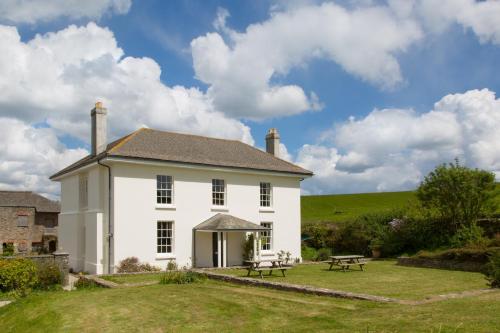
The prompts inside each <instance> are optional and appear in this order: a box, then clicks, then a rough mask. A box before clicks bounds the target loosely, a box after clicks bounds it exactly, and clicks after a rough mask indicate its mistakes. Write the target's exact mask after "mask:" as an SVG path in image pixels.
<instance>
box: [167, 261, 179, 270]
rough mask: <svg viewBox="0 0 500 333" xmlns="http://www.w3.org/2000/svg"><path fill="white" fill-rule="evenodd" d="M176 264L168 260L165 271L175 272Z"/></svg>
mask: <svg viewBox="0 0 500 333" xmlns="http://www.w3.org/2000/svg"><path fill="white" fill-rule="evenodd" d="M177 268H178V267H177V263H176V262H175V260H170V261H169V262H168V263H167V271H175V270H177Z"/></svg>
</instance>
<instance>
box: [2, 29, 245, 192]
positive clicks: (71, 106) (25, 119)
mask: <svg viewBox="0 0 500 333" xmlns="http://www.w3.org/2000/svg"><path fill="white" fill-rule="evenodd" d="M0 46H1V49H2V52H1V53H0V73H2V75H1V76H0V90H1V91H2V94H0V117H2V119H4V120H3V121H4V123H3V124H2V125H3V126H2V128H4V129H5V128H11V129H12V130H8V131H3V133H2V135H3V137H2V142H8V143H9V144H8V147H6V148H5V149H0V161H2V167H1V168H0V179H3V180H2V181H0V186H1V187H2V188H30V189H35V190H39V191H41V192H44V193H52V194H53V195H54V194H55V193H56V190H55V188H56V185H50V184H51V183H50V182H49V181H48V179H47V177H48V176H49V175H50V174H51V173H52V172H55V171H57V170H58V169H60V168H61V167H62V166H64V165H67V164H70V162H73V161H74V160H76V159H77V158H78V157H80V156H81V155H82V154H83V151H82V150H71V149H70V150H67V149H64V148H63V146H62V144H61V143H60V142H59V141H58V140H57V138H56V135H55V133H57V136H58V137H62V136H72V137H74V138H77V139H80V140H82V141H83V142H87V143H88V142H89V139H90V138H89V136H90V134H89V133H90V109H91V108H92V106H93V105H94V103H95V101H97V100H99V101H102V102H103V103H104V105H105V106H106V107H107V108H108V121H109V125H108V127H109V133H108V138H109V140H112V139H115V138H117V137H119V136H122V135H125V134H128V133H130V132H132V131H134V130H136V129H137V128H139V127H140V126H147V127H151V128H156V129H164V130H174V131H179V132H187V133H196V134H202V135H209V136H214V137H221V138H231V139H238V140H241V141H244V142H247V143H250V144H253V143H254V141H253V138H252V136H251V134H250V128H249V127H248V126H246V125H244V124H243V123H241V122H240V121H238V120H234V119H231V118H229V117H227V116H226V115H224V114H223V113H221V112H219V111H217V110H216V109H215V107H214V106H213V103H212V100H211V98H210V97H209V96H207V95H206V94H205V93H204V92H203V91H201V90H199V89H198V88H187V87H183V86H173V87H170V86H166V85H165V84H163V83H162V82H161V81H160V74H161V69H160V66H159V65H158V64H157V63H156V62H155V61H154V60H152V59H150V58H134V57H127V56H124V53H123V50H122V49H120V48H119V47H118V46H117V42H116V40H115V38H114V35H113V33H112V32H111V31H110V30H108V29H106V28H101V27H99V26H97V25H96V24H95V23H89V24H87V25H86V26H81V27H77V26H69V27H68V28H66V29H63V30H61V31H58V32H54V33H48V34H44V35H37V36H35V37H34V38H33V39H32V40H30V41H27V42H24V41H22V40H21V39H20V36H19V33H18V31H17V29H16V28H15V27H8V26H0ZM5 119H8V121H7V120H5ZM38 123H43V124H46V125H47V126H49V127H50V128H49V129H47V128H43V129H41V128H35V127H33V124H38ZM18 132H19V133H23V134H19V135H17V134H16V133H18ZM29 140H32V141H33V143H32V144H33V147H32V150H31V151H29V150H27V148H26V146H27V145H28V142H30V141H29ZM18 149H19V150H20V151H22V152H25V155H23V156H24V157H22V158H21V157H19V158H18V157H16V156H15V155H12V154H11V152H13V151H16V150H18ZM35 152H36V154H35ZM57 154H59V155H60V156H58V157H56V155H57ZM31 155H33V156H36V159H34V160H33V162H32V163H30V162H29V156H31ZM37 165H39V166H40V167H39V168H38V167H37ZM16 184H17V185H16Z"/></svg>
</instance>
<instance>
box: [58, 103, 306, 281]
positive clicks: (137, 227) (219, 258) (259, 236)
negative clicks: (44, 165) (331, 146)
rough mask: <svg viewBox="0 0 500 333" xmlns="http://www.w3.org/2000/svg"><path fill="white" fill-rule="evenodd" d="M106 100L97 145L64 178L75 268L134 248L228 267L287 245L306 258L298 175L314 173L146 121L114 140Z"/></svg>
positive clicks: (62, 235) (273, 145)
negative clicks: (246, 254) (247, 243)
mask: <svg viewBox="0 0 500 333" xmlns="http://www.w3.org/2000/svg"><path fill="white" fill-rule="evenodd" d="M106 113H107V111H106V109H105V108H103V107H102V104H101V103H96V106H95V108H94V109H92V111H91V120H92V138H91V142H92V143H91V146H92V149H91V150H92V151H91V154H90V155H89V156H87V157H85V158H83V159H81V160H79V161H77V162H76V163H74V164H72V165H70V166H68V167H67V168H65V169H63V170H61V171H59V172H57V173H56V174H54V175H53V176H51V177H50V178H51V179H52V180H55V181H59V182H60V183H61V213H60V215H59V231H58V232H59V244H60V249H61V250H63V251H66V252H68V253H69V254H70V265H71V267H72V268H73V269H74V270H76V271H88V272H90V273H95V274H101V273H109V272H114V271H115V267H116V266H117V265H118V264H119V262H120V261H121V260H123V259H125V258H127V257H132V256H134V257H138V258H139V260H140V261H142V262H147V263H150V264H152V265H156V266H160V267H165V266H166V264H167V262H168V261H169V260H175V261H176V262H177V264H178V265H180V266H188V267H190V266H195V267H226V266H231V265H238V264H241V263H242V260H243V248H242V245H243V242H244V240H245V239H246V237H247V235H248V234H249V233H253V234H254V235H255V237H254V238H255V244H254V248H255V249H256V250H255V251H254V253H255V256H260V257H264V256H276V254H277V251H279V250H285V251H289V252H291V254H292V257H293V258H298V259H299V260H300V182H301V180H303V179H304V178H307V177H310V176H312V173H311V172H310V171H308V170H305V169H303V168H301V167H299V166H296V165H294V164H292V163H289V162H286V161H284V160H282V159H279V158H278V157H277V155H278V149H279V135H278V132H277V131H276V129H271V130H270V131H269V133H268V134H267V136H266V150H267V152H263V151H261V150H259V149H256V148H254V147H252V146H249V145H247V144H244V143H242V142H240V141H235V140H223V139H215V138H209V137H203V136H196V135H188V134H179V133H171V132H163V131H157V130H152V129H147V128H141V129H139V130H137V131H135V132H133V133H131V134H129V135H127V136H125V137H123V138H120V139H118V140H116V141H114V142H112V143H109V144H107V142H106Z"/></svg>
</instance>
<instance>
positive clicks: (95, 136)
mask: <svg viewBox="0 0 500 333" xmlns="http://www.w3.org/2000/svg"><path fill="white" fill-rule="evenodd" d="M107 113H108V112H107V110H106V108H104V107H103V106H102V102H96V103H95V107H94V108H93V109H92V110H91V111H90V118H91V127H92V132H91V154H92V156H95V155H98V154H100V153H102V152H103V151H105V150H106V145H107V121H106V115H107Z"/></svg>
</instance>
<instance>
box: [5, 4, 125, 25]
mask: <svg viewBox="0 0 500 333" xmlns="http://www.w3.org/2000/svg"><path fill="white" fill-rule="evenodd" d="M131 5H132V0H85V1H78V0H44V1H39V0H3V1H2V2H0V21H3V22H8V23H30V24H33V23H36V22H39V21H41V22H48V21H51V20H54V19H57V18H59V17H66V18H70V19H81V18H90V19H99V18H100V17H101V16H103V15H105V14H126V13H127V12H128V11H129V9H130V6H131Z"/></svg>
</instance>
